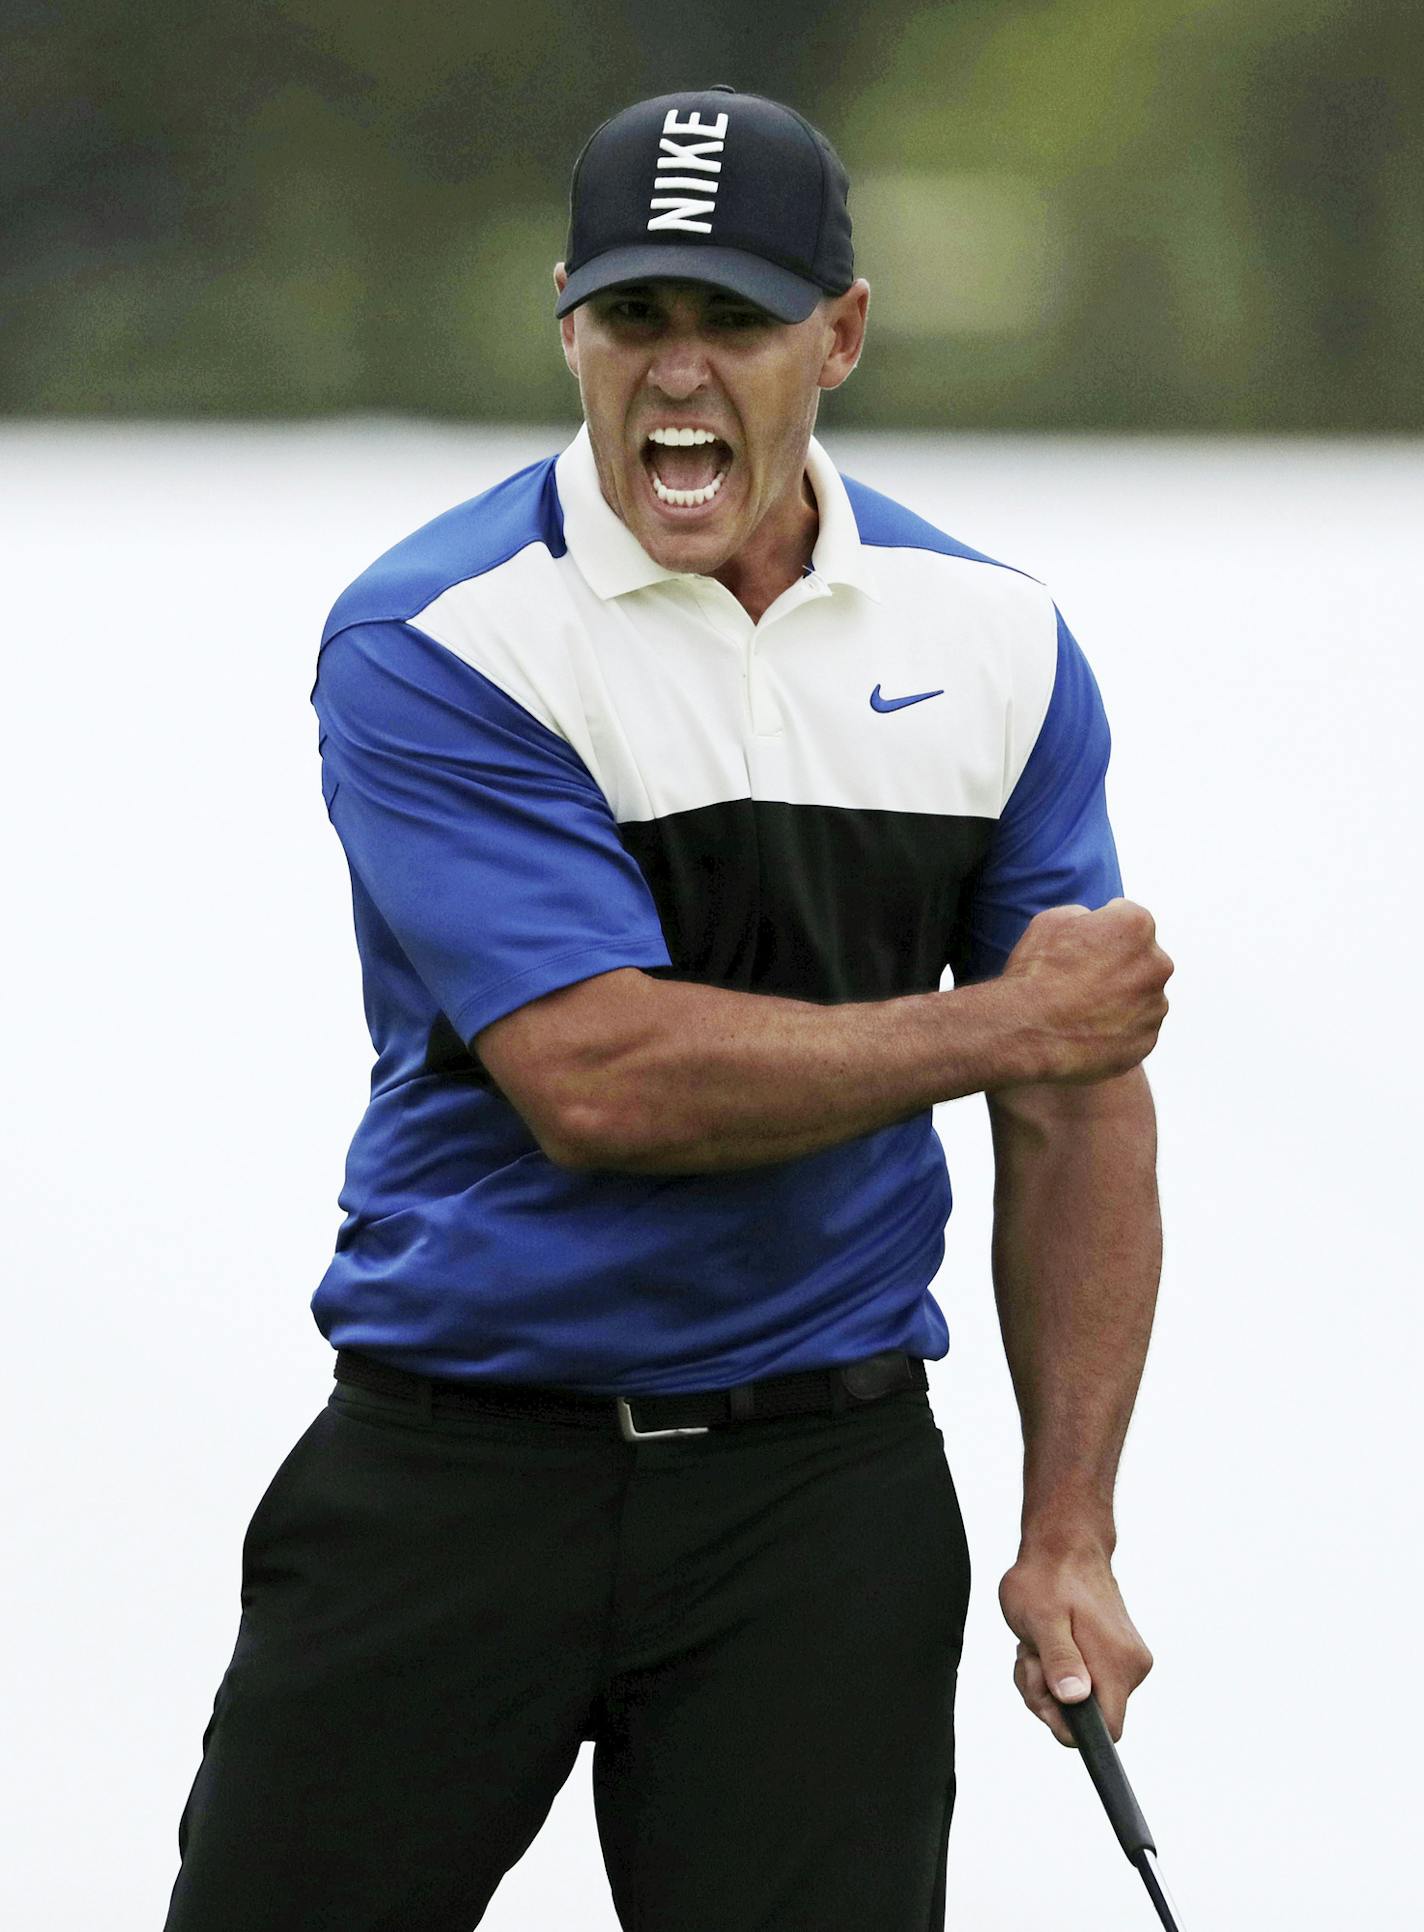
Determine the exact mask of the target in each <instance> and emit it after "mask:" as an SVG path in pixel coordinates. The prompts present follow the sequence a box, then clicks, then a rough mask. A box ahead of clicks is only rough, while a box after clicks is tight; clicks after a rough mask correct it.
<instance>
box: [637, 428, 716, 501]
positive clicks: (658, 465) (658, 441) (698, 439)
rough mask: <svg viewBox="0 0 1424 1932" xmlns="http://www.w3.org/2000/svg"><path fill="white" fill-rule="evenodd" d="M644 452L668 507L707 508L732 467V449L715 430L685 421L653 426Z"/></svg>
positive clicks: (658, 494)
mask: <svg viewBox="0 0 1424 1932" xmlns="http://www.w3.org/2000/svg"><path fill="white" fill-rule="evenodd" d="M642 455H643V463H644V466H645V467H646V469H647V472H648V480H649V482H650V483H651V485H652V490H653V495H654V496H655V497H656V498H657V499H658V501H659V503H662V504H665V505H666V506H667V507H668V508H669V509H677V510H697V509H702V508H704V507H705V506H706V505H707V504H709V503H711V502H712V501H713V499H714V498H715V497H716V495H717V492H718V491H719V490H720V489H721V487H722V485H723V483H725V482H726V480H727V472H728V471H729V470H730V469H731V467H732V450H731V448H730V446H729V445H728V444H726V443H724V442H723V441H722V439H721V437H720V436H718V435H717V433H716V432H715V431H714V430H710V429H703V428H694V427H691V426H689V425H687V424H684V423H659V424H658V425H657V426H656V427H655V428H653V429H650V430H649V431H648V434H647V437H646V438H645V440H644V443H643V450H642Z"/></svg>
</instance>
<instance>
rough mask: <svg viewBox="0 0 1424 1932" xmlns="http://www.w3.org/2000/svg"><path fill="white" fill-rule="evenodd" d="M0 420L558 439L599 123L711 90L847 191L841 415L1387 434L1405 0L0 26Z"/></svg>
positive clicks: (609, 9) (22, 6)
mask: <svg viewBox="0 0 1424 1932" xmlns="http://www.w3.org/2000/svg"><path fill="white" fill-rule="evenodd" d="M0 62H2V64H3V72H4V74H5V98H6V113H5V115H4V117H3V125H0V159H3V167H0V195H3V207H4V213H3V244H2V245H0V315H3V325H0V409H3V410H5V411H7V412H10V413H12V414H20V415H28V416H83V417H91V418H92V417H134V416H159V417H195V416H197V417H202V416H222V417H235V416H236V417H273V416H294V415H295V416H307V415H313V414H322V413H325V412H329V411H340V412H348V411H353V410H355V411H372V410H375V411H402V412H415V413H418V414H423V415H432V416H440V417H451V418H462V417H472V418H478V419H481V420H485V421H496V420H511V421H513V420H536V421H540V422H550V421H556V420H561V419H568V420H571V421H572V420H575V419H576V418H577V413H578V406H577V405H578V399H577V391H576V389H575V387H574V385H573V382H572V380H571V379H570V378H569V376H568V375H567V373H566V371H565V369H564V366H563V362H562V358H561V356H560V355H559V352H558V348H557V342H556V337H555V330H554V324H553V321H552V288H551V283H550V279H549V277H550V269H551V266H552V264H553V262H554V261H555V260H556V259H557V258H558V257H559V255H560V254H561V253H562V251H563V241H564V234H565V224H566V219H567V190H568V178H569V171H570V169H571V167H572V164H573V161H574V157H575V155H576V154H577V152H578V149H579V147H580V146H581V145H582V142H583V140H584V139H585V137H586V136H587V135H588V134H589V133H590V132H591V131H592V129H593V128H594V127H595V126H596V125H597V124H598V122H599V121H600V120H602V119H603V118H604V117H605V116H607V115H608V114H610V113H613V112H615V111H616V110H617V109H618V108H620V107H622V106H625V105H626V104H627V103H628V102H630V101H632V100H635V99H637V98H639V97H640V96H642V95H646V94H652V93H660V92H665V91H670V90H672V89H674V88H679V87H696V86H705V85H707V84H709V83H710V82H712V81H730V82H732V83H733V84H735V85H737V86H739V87H743V88H747V89H751V90H754V91H756V92H760V93H766V94H771V95H773V96H775V97H777V98H779V99H782V100H785V101H788V102H790V103H791V104H792V105H793V106H795V107H797V108H799V109H800V110H801V112H803V113H804V114H806V115H807V116H808V117H809V118H810V119H811V120H813V121H814V122H815V123H816V124H817V125H818V126H820V127H821V128H822V129H823V130H824V131H825V132H826V133H827V134H828V135H829V136H830V138H831V139H832V141H833V142H834V143H835V144H836V146H837V147H838V149H839V150H840V152H841V155H842V157H843V158H844V160H845V162H846V164H847V166H848V168H849V169H850V173H851V179H852V192H851V213H852V216H853V219H854V223H855V234H856V248H857V266H858V269H859V271H860V272H861V273H862V274H864V275H866V276H867V277H868V278H869V280H870V283H871V288H872V310H871V314H872V337H871V346H870V349H869V351H868V353H867V356H866V359H865V361H864V362H863V364H862V366H861V368H860V370H859V371H858V372H857V374H856V377H855V379H854V380H853V381H852V382H851V384H850V385H849V386H848V387H847V388H846V390H845V391H843V392H842V393H841V394H839V395H838V396H837V397H836V398H835V399H834V411H835V417H836V420H837V421H838V422H840V423H843V424H847V425H849V424H855V425H863V426H869V425H881V424H883V425H887V426H894V427H902V428H909V427H923V428H943V427H946V426H949V425H957V426H965V427H1014V428H1046V429H1092V428H1102V429H1113V430H1124V429H1137V428H1140V429H1144V430H1175V431H1191V430H1200V431H1213V430H1230V431H1238V432H1239V431H1267V430H1365V431H1374V432H1378V431H1388V430H1418V429H1419V428H1420V427H1421V426H1424V347H1421V344H1424V275H1421V264H1424V9H1421V7H1420V5H1419V4H1417V0H1195V3H1194V0H1174V3H1171V4H1169V0H952V4H938V5H928V4H910V3H908V0H876V4H874V5H873V6H866V5H847V4H838V0H831V4H827V5H823V6H821V7H819V8H805V9H789V8H785V7H777V6H774V5H768V4H766V0H715V3H714V0H709V4H707V5H705V6H703V7H693V6H680V5H674V4H670V3H669V0H663V3H662V4H653V0H581V4H578V5H571V4H556V3H555V0H487V3H486V4H485V5H484V6H479V5H472V6H465V7H456V6H452V5H449V4H445V3H443V0H389V3H388V4H386V5H383V6H379V7H377V6H372V5H369V4H360V3H359V0H343V3H342V4H337V3H336V0H244V4H242V5H240V6H238V7H235V8H233V9H232V10H231V11H230V12H229V11H220V10H219V9H216V8H211V9H206V10H199V9H196V8H195V7H194V6H193V5H192V4H191V0H187V4H180V3H179V0H142V3H141V4H140V5H138V6H135V5H133V4H132V0H81V3H80V4H72V5H70V6H69V7H67V8H63V9H61V8H60V7H58V6H53V5H44V4H37V3H36V0H7V4H6V6H5V9H4V28H3V47H0Z"/></svg>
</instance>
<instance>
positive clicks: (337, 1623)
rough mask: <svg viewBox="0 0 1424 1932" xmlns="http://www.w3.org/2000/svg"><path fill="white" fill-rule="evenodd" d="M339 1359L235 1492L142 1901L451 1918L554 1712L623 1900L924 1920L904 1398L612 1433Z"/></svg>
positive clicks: (504, 1836) (937, 1782)
mask: <svg viewBox="0 0 1424 1932" xmlns="http://www.w3.org/2000/svg"><path fill="white" fill-rule="evenodd" d="M601 1413H602V1419H601V1420H597V1421H595V1420H593V1419H592V1418H589V1419H581V1420H572V1419H570V1420H562V1421H549V1420H537V1419H533V1418H525V1417H518V1418H516V1417H507V1416H479V1417H472V1416H468V1415H459V1416H450V1415H441V1414H438V1413H437V1414H434V1415H432V1414H430V1413H429V1411H428V1406H427V1410H426V1411H425V1412H424V1413H422V1412H420V1411H418V1410H413V1405H412V1404H411V1403H409V1402H406V1401H403V1400H400V1399H397V1398H395V1397H393V1396H390V1395H378V1394H373V1393H372V1392H370V1391H369V1390H366V1389H359V1388H355V1387H352V1386H349V1385H348V1384H346V1383H344V1382H338V1383H337V1385H336V1387H335V1388H334V1389H333V1391H332V1394H331V1397H330V1399H329V1401H328V1402H327V1404H326V1406H325V1407H324V1408H323V1409H322V1410H321V1411H320V1412H319V1413H318V1414H317V1416H316V1417H315V1419H314V1420H313V1421H312V1422H311V1424H310V1425H309V1426H308V1428H307V1429H306V1430H305V1432H304V1433H303V1434H302V1435H301V1437H300V1438H299V1439H298V1441H297V1442H296V1444H295V1445H294V1446H293V1448H292V1449H291V1450H290V1452H289V1453H288V1455H287V1456H286V1458H285V1459H284V1461H283V1462H282V1463H281V1465H280V1467H279V1468H278V1470H277V1472H276V1474H275V1475H274V1476H273V1478H272V1481H271V1483H270V1484H269V1486H268V1488H267V1490H266V1491H265V1493H264V1494H263V1496H262V1498H261V1500H260V1501H259V1503H258V1505H257V1508H256V1510H255V1512H254V1514H253V1517H252V1520H251V1522H250V1524H249V1526H248V1529H247V1533H246V1537H245V1539H244V1542H243V1549H242V1590H241V1605H242V1613H241V1619H240V1623H239V1627H238V1633H237V1643H236V1648H235V1650H234V1652H233V1656H232V1660H231V1662H230V1664H229V1665H228V1668H227V1670H226V1672H225V1674H224V1676H223V1678H222V1681H221V1683H220V1685H219V1687H218V1691H217V1695H216V1698H215V1700H214V1704H213V1711H212V1717H211V1720H210V1722H209V1723H208V1726H207V1729H206V1731H205V1732H204V1734H203V1741H202V1761H201V1764H200V1765H199V1768H198V1772H197V1775H196V1777H195V1779H194V1782H193V1786H192V1789H191V1791H190V1792H189V1795H188V1799H187V1803H186V1804H185V1806H184V1809H183V1813H182V1817H181V1819H180V1822H179V1826H178V1846H179V1854H180V1859H181V1867H180V1870H179V1873H178V1877H177V1880H176V1882H175V1884H174V1887H173V1893H172V1898H171V1902H170V1906H169V1912H168V1918H167V1921H166V1932H471V1928H472V1927H474V1926H476V1925H477V1924H478V1923H479V1920H480V1918H481V1917H482V1915H483V1913H484V1910H485V1907H486V1905H487V1903H488V1901H489V1899H490V1897H491V1895H492V1893H493V1892H494V1890H495V1888H496V1886H497V1885H498V1883H499V1881H500V1879H501V1877H502V1876H503V1874H504V1873H505V1872H506V1871H508V1870H509V1868H510V1866H511V1865H513V1864H514V1863H515V1862H516V1861H517V1860H518V1859H519V1858H520V1857H521V1856H522V1855H523V1853H524V1852H525V1850H526V1849H527V1848H528V1846H529V1845H530V1843H531V1842H532V1840H533V1839H534V1837H535V1835H536V1834H537V1832H538V1830H539V1827H540V1826H541V1824H542V1823H543V1822H544V1819H545V1817H546V1816H547V1814H548V1811H549V1807H550V1805H551V1804H552V1802H553V1800H554V1798H555V1796H556V1795H557V1793H558V1791H559V1790H560V1788H561V1786H562V1785H563V1784H564V1782H565V1780H566V1779H567V1777H568V1775H569V1772H570V1770H571V1769H572V1767H573V1764H574V1762H575V1759H576V1758H577V1755H578V1752H579V1748H580V1746H581V1744H582V1743H583V1741H584V1740H585V1739H590V1740H592V1742H593V1746H594V1752H593V1794H594V1803H595V1810H596V1822H597V1827H598V1832H599V1839H600V1844H601V1847H602V1850H603V1856H604V1862H605V1866H606V1869H607V1872H608V1879H609V1885H610V1889H611V1893H612V1899H613V1904H614V1908H615V1910H616V1912H617V1915H618V1920H619V1923H620V1925H621V1926H622V1927H623V1928H624V1932H941V1928H942V1927H943V1925H944V1913H945V1866H946V1850H947V1843H948V1836H949V1825H950V1817H951V1813H952V1811H953V1807H954V1795H955V1773H954V1693H955V1685H956V1680H957V1674H958V1665H959V1658H960V1651H961V1646H962V1643H963V1635H964V1621H965V1613H966V1611H967V1608H968V1601H969V1586H970V1568H969V1552H968V1547H967V1544H966V1540H965V1534H964V1525H963V1521H962V1518H961V1516H960V1510H959V1503H958V1499H957V1497H956V1494H955V1489H954V1483H953V1480H952V1478H951V1475H950V1470H949V1467H948V1464H947V1462H946V1460H945V1454H944V1440H943V1437H942V1435H941V1434H940V1431H939V1430H938V1428H937V1427H936V1426H935V1422H934V1417H933V1412H932V1410H931V1408H930V1404H929V1398H928V1396H927V1395H926V1394H925V1393H923V1392H922V1391H920V1390H918V1389H907V1390H900V1391H897V1392H894V1393H891V1394H888V1395H884V1396H881V1397H880V1398H879V1399H877V1400H873V1401H868V1402H865V1403H858V1404H856V1405H854V1406H852V1407H850V1408H848V1409H846V1410H845V1411H844V1412H843V1413H839V1414H820V1415H796V1416H790V1417H785V1418H774V1419H755V1418H754V1419H752V1420H750V1421H741V1422H735V1423H730V1422H729V1423H728V1424H726V1425H725V1426H722V1427H719V1428H714V1429H713V1430H712V1431H711V1432H710V1433H708V1434H705V1435H698V1436H688V1437H681V1438H668V1439H658V1440H652V1441H646V1442H628V1441H625V1440H624V1439H623V1437H622V1436H621V1435H620V1433H619V1431H618V1427H617V1425H616V1422H615V1420H614V1408H613V1404H612V1402H611V1401H609V1402H608V1403H607V1404H606V1408H604V1409H603V1410H602V1412H601Z"/></svg>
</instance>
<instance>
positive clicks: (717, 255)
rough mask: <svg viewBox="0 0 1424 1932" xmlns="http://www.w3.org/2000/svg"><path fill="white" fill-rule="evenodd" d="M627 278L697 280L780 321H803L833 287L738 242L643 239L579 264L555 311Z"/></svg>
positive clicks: (572, 306)
mask: <svg viewBox="0 0 1424 1932" xmlns="http://www.w3.org/2000/svg"><path fill="white" fill-rule="evenodd" d="M624 282H699V283H701V284H703V285H704V286H705V287H707V288H720V289H726V290H727V291H728V293H729V294H732V295H740V296H742V297H743V298H744V299H745V300H746V301H748V302H755V303H756V305H757V307H758V308H763V309H765V310H766V311H767V313H768V314H769V315H774V316H775V317H776V319H777V321H778V322H804V321H805V320H806V318H807V316H808V315H810V313H811V311H812V310H813V309H814V308H815V306H816V304H817V303H818V302H819V301H820V299H821V297H822V296H823V295H826V294H829V293H830V291H829V290H827V289H823V288H821V287H820V286H819V285H818V284H817V283H815V282H808V281H807V280H806V278H805V276H804V275H793V274H792V272H791V270H790V269H789V268H778V267H777V265H776V263H775V262H768V261H764V260H763V259H762V257H761V256H760V255H748V254H746V253H745V252H744V251H743V250H742V249H740V248H712V247H707V246H699V245H698V244H697V243H696V242H688V243H678V242H643V243H640V244H639V245H638V246H637V247H636V248H610V249H609V250H608V251H607V253H606V254H603V255H595V256H594V258H593V260H592V261H589V262H585V263H584V264H583V266H582V267H581V268H576V269H575V270H574V272H573V274H572V275H570V277H569V279H568V281H567V282H566V283H565V284H564V292H563V294H562V295H561V296H560V297H559V299H558V301H557V302H556V303H555V304H554V313H555V315H567V314H568V312H569V310H570V309H576V308H577V307H578V306H579V304H580V302H586V301H587V300H588V298H589V297H590V295H598V294H599V293H601V291H602V290H604V289H606V288H617V287H619V286H620V284H622V283H624Z"/></svg>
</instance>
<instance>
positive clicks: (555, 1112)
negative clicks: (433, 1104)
mask: <svg viewBox="0 0 1424 1932" xmlns="http://www.w3.org/2000/svg"><path fill="white" fill-rule="evenodd" d="M656 985H657V982H656V981H654V980H652V979H650V978H649V977H648V975H647V974H646V973H644V972H642V971H640V970H638V969H636V968H632V967H620V968H617V969H615V970H614V971H613V972H610V973H598V974H595V975H594V976H592V977H591V978H588V979H583V980H579V981H578V982H577V983H576V984H574V985H571V986H562V987H559V988H557V989H556V990H555V991H553V992H550V993H545V994H543V995H541V997H540V998H538V999H534V1000H530V1001H529V1002H528V1003H527V1004H526V1005H523V1006H519V1007H516V1008H515V1009H514V1010H513V1011H512V1012H509V1013H505V1014H504V1015H502V1016H501V1017H500V1018H499V1019H497V1020H495V1021H493V1022H492V1023H491V1024H490V1025H489V1026H486V1027H483V1028H481V1030H480V1031H479V1032H478V1033H477V1034H476V1035H475V1036H474V1038H473V1039H472V1040H471V1042H470V1045H471V1048H472V1050H473V1051H474V1052H476V1053H478V1055H479V1057H480V1060H481V1062H482V1063H483V1065H484V1066H485V1068H486V1070H487V1071H488V1072H489V1074H490V1077H491V1078H492V1079H493V1080H494V1081H495V1082H496V1084H497V1085H498V1086H499V1088H500V1090H501V1092H502V1093H503V1094H504V1095H505V1097H506V1098H507V1099H508V1100H509V1102H510V1104H511V1105H512V1106H513V1107H514V1108H515V1110H516V1111H517V1112H518V1113H519V1114H520V1115H521V1116H522V1118H523V1120H524V1122H525V1124H526V1125H527V1126H528V1128H529V1131H530V1132H531V1133H532V1134H533V1135H534V1137H535V1139H536V1140H537V1141H539V1142H540V1144H541V1145H542V1146H544V1147H545V1148H546V1150H547V1149H553V1148H555V1147H557V1146H558V1145H559V1144H560V1142H561V1141H563V1140H564V1139H565V1138H566V1137H567V1136H568V1134H569V1118H570V1115H571V1113H572V1112H574V1111H575V1110H576V1109H577V1107H578V1105H579V1102H580V1098H581V1097H582V1096H583V1095H584V1094H586V1093H587V1091H588V1089H589V1085H590V1083H591V1082H592V1083H596V1082H597V1080H598V1073H599V1068H600V1066H604V1065H606V1064H608V1062H610V1061H611V1060H612V1059H613V1058H615V1057H616V1056H617V1055H619V1054H620V1053H622V1052H624V1051H626V1050H627V1047H628V1045H629V1043H630V1041H631V1040H632V1039H634V1038H635V1037H636V1036H637V1034H638V1032H639V1030H640V1029H641V1028H642V1027H643V1026H644V1025H645V1024H647V1022H648V1020H649V1017H650V1015H649V1001H650V997H651V996H652V994H653V992H654V989H655V987H656Z"/></svg>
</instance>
